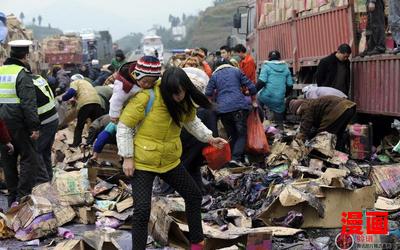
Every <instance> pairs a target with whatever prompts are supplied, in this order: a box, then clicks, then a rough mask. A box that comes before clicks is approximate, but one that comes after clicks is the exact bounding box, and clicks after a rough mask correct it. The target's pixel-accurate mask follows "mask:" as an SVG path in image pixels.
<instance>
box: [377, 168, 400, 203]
mask: <svg viewBox="0 0 400 250" xmlns="http://www.w3.org/2000/svg"><path fill="white" fill-rule="evenodd" d="M399 176H400V164H394V165H382V166H373V167H372V171H371V179H372V181H373V183H374V184H375V186H376V193H377V194H378V195H382V196H385V197H387V198H393V197H396V196H397V195H399V194H400V178H398V177H399Z"/></svg>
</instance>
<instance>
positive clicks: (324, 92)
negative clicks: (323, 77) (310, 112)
mask: <svg viewBox="0 0 400 250" xmlns="http://www.w3.org/2000/svg"><path fill="white" fill-rule="evenodd" d="M302 91H303V94H304V98H306V99H318V98H320V97H323V96H328V95H334V96H337V97H341V98H347V95H345V94H344V93H343V92H342V91H340V90H338V89H335V88H331V87H318V86H316V85H309V86H307V87H304V88H303V89H302Z"/></svg>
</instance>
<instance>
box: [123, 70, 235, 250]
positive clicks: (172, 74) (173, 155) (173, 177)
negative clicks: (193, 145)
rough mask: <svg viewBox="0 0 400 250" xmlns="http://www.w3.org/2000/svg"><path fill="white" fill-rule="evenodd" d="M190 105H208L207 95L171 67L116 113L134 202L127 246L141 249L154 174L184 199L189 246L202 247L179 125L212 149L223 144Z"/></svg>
mask: <svg viewBox="0 0 400 250" xmlns="http://www.w3.org/2000/svg"><path fill="white" fill-rule="evenodd" d="M152 95H154V99H153V104H152V105H151V109H150V111H149V112H148V113H145V109H146V107H147V104H148V102H149V100H150V99H151V96H152ZM194 104H197V105H199V106H200V107H203V108H207V109H209V108H210V107H211V103H210V102H209V101H208V99H207V97H206V96H204V95H203V94H202V93H201V92H200V91H199V90H197V89H196V87H195V86H194V85H193V83H192V82H191V81H190V79H189V78H188V76H187V75H186V73H185V72H184V71H183V70H182V69H180V68H176V67H172V68H170V69H168V70H166V71H165V73H164V75H163V77H162V80H161V84H159V83H157V84H156V86H155V87H154V88H153V89H152V90H150V89H146V90H142V91H141V92H139V93H138V94H137V95H136V96H135V97H134V98H131V99H130V101H129V103H128V105H127V106H126V108H125V109H124V111H123V113H122V115H121V117H120V120H119V123H118V128H117V143H118V149H119V154H120V155H121V156H122V157H124V163H123V171H124V173H125V174H126V175H127V176H129V177H131V184H132V187H133V190H132V196H133V199H134V200H135V204H134V212H133V224H132V249H138V250H142V249H145V247H146V241H147V235H148V231H147V227H148V222H149V218H150V210H151V196H152V189H153V180H154V178H155V177H156V176H159V177H160V178H161V179H162V180H164V181H165V182H167V183H168V184H169V185H171V186H172V187H173V188H174V189H175V190H177V191H178V193H179V194H180V195H181V196H182V197H183V198H184V200H185V207H186V217H187V221H188V225H189V238H190V241H191V243H192V249H202V245H203V239H204V235H203V229H202V224H201V211H200V210H201V200H202V195H201V192H200V190H199V188H198V187H197V185H196V183H195V181H194V180H193V179H192V178H191V177H190V175H189V174H188V172H187V171H186V169H185V168H184V167H183V166H182V164H181V162H180V157H181V154H182V144H181V141H180V134H181V130H182V126H184V127H185V128H186V129H187V130H188V131H189V132H190V133H192V134H193V135H194V136H195V137H196V138H197V139H198V140H200V141H202V142H208V143H210V144H212V145H214V146H215V147H219V148H221V147H223V145H224V144H225V143H227V142H226V141H225V140H224V139H221V138H214V137H213V136H212V132H211V131H210V130H209V129H207V128H206V127H205V126H204V124H203V123H201V122H200V120H199V119H198V118H197V117H196V108H195V106H194ZM139 124H140V125H139ZM137 125H139V126H138V127H136V126H137ZM134 131H136V132H135V135H134V134H133V133H134Z"/></svg>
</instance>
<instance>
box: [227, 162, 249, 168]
mask: <svg viewBox="0 0 400 250" xmlns="http://www.w3.org/2000/svg"><path fill="white" fill-rule="evenodd" d="M229 167H231V168H242V167H246V166H245V165H244V164H243V163H242V162H240V161H236V160H231V161H230V162H229Z"/></svg>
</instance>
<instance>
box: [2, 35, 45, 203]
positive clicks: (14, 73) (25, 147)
mask: <svg viewBox="0 0 400 250" xmlns="http://www.w3.org/2000/svg"><path fill="white" fill-rule="evenodd" d="M31 44H32V42H31V41H28V40H15V41H11V42H9V45H10V47H11V52H10V57H9V58H7V59H6V61H5V62H4V66H2V67H0V117H1V118H2V119H3V120H4V121H5V122H6V125H7V127H8V129H9V131H10V134H11V139H12V144H13V145H14V148H15V151H14V153H13V154H8V153H7V149H6V148H5V147H3V148H2V149H1V161H2V162H1V165H2V166H3V168H4V174H5V178H6V185H7V189H8V191H9V197H8V202H9V205H11V204H12V203H13V202H14V201H19V199H20V198H22V197H23V196H25V195H29V194H30V193H31V191H32V187H33V186H34V184H35V183H37V182H45V181H48V175H47V171H45V169H44V168H43V167H41V166H40V165H41V164H40V158H39V154H38V151H37V145H36V143H37V141H36V140H37V139H38V138H39V128H40V120H39V115H38V109H37V100H36V92H35V85H34V84H33V81H32V77H33V76H32V74H31V72H30V70H29V64H28V54H29V46H30V45H31ZM18 157H20V158H19V163H20V168H19V174H18V169H17V160H18ZM42 170H44V171H42Z"/></svg>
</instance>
